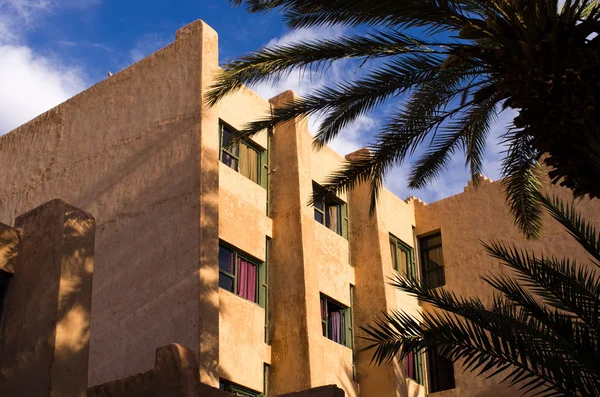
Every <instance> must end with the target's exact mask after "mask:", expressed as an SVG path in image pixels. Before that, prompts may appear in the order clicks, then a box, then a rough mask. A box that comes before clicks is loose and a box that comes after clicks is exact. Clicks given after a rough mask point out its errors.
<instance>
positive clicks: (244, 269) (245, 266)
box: [237, 258, 256, 302]
mask: <svg viewBox="0 0 600 397" xmlns="http://www.w3.org/2000/svg"><path fill="white" fill-rule="evenodd" d="M237 280H238V295H239V296H241V297H242V298H245V299H248V300H250V301H252V302H256V265H255V264H253V263H250V262H248V261H246V260H244V259H242V258H238V277H237Z"/></svg>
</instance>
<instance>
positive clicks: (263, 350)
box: [217, 89, 273, 393]
mask: <svg viewBox="0 0 600 397" xmlns="http://www.w3.org/2000/svg"><path fill="white" fill-rule="evenodd" d="M217 111H218V114H219V119H221V120H222V121H224V122H225V123H227V124H229V125H230V126H232V127H234V128H236V129H238V130H239V129H242V128H243V127H244V126H245V124H246V123H247V122H249V121H251V120H256V119H259V118H262V117H265V116H266V115H269V114H270V113H269V112H270V105H269V103H268V102H267V101H265V100H263V99H262V98H260V97H259V96H258V95H257V94H255V93H254V92H252V91H251V90H249V89H243V90H242V91H239V92H237V93H235V94H233V95H230V96H228V97H226V98H225V99H224V100H223V101H222V102H220V103H219V105H218V107H217ZM252 139H253V141H254V143H255V144H256V145H258V146H260V147H261V148H263V149H265V150H266V149H267V148H268V143H267V139H268V136H267V133H266V132H264V133H261V134H258V135H256V136H255V137H253V138H252ZM266 209H267V190H266V189H265V188H264V187H262V186H260V185H258V184H256V183H254V182H253V181H251V180H250V179H248V178H246V177H245V176H243V175H242V174H240V173H238V172H236V171H235V170H233V169H231V168H229V167H228V166H226V165H225V164H222V163H219V239H220V240H222V241H224V242H226V243H228V244H230V245H232V246H233V247H235V248H237V249H238V250H240V251H242V252H244V253H246V254H249V255H251V256H252V257H254V258H256V259H258V260H260V261H262V262H264V261H265V260H266V239H267V237H268V238H271V237H272V235H273V231H272V229H273V222H272V220H271V218H269V217H268V216H267V213H266ZM219 301H220V309H219V346H221V348H220V349H219V376H220V377H221V378H223V379H226V380H228V381H231V382H234V383H237V384H240V385H243V386H245V387H247V388H250V389H253V390H256V391H259V392H261V393H263V392H264V384H263V383H264V379H263V376H264V365H265V364H270V363H271V349H270V346H269V345H267V344H266V343H265V309H263V308H262V307H260V306H259V305H257V304H256V303H253V302H250V301H248V300H246V299H243V298H241V297H239V296H237V295H235V294H233V293H231V292H229V291H226V290H223V289H221V290H220V291H219Z"/></svg>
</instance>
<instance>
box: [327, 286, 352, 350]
mask: <svg viewBox="0 0 600 397" xmlns="http://www.w3.org/2000/svg"><path fill="white" fill-rule="evenodd" d="M349 310H350V309H348V308H347V307H345V306H343V305H341V304H339V303H336V302H333V301H332V300H330V299H327V298H326V297H325V296H321V325H322V330H323V336H325V337H326V338H328V339H331V340H332V341H334V342H337V343H339V344H341V345H344V346H348V347H351V337H349V336H348V328H350V329H351V327H352V325H351V317H350V316H351V314H350V311H349Z"/></svg>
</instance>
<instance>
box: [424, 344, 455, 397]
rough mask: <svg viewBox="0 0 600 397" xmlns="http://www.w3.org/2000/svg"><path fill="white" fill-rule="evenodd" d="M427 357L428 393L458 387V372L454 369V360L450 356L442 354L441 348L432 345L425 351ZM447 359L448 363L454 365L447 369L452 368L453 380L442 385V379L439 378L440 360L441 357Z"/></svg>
mask: <svg viewBox="0 0 600 397" xmlns="http://www.w3.org/2000/svg"><path fill="white" fill-rule="evenodd" d="M425 355H426V358H427V392H428V393H437V392H442V391H445V390H452V389H456V372H455V371H454V362H453V361H452V360H450V359H449V358H447V357H445V356H443V355H441V354H440V352H439V349H438V348H437V347H432V348H430V349H428V350H427V352H426V353H425ZM440 358H441V359H444V360H447V362H448V363H451V364H452V365H451V366H450V365H448V366H447V369H449V368H450V367H451V368H452V382H451V384H449V385H442V384H441V380H440V378H439V375H440V372H441V371H440V362H439V359H440Z"/></svg>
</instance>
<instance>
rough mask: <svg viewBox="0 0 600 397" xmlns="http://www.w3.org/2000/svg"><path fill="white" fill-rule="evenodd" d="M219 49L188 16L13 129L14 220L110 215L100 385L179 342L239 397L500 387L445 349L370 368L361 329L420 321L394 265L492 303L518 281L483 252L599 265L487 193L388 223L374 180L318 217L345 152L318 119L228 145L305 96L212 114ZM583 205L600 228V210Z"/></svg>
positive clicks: (8, 179)
mask: <svg viewBox="0 0 600 397" xmlns="http://www.w3.org/2000/svg"><path fill="white" fill-rule="evenodd" d="M217 47H218V46H217V34H216V33H215V32H214V31H213V30H212V29H211V28H210V27H209V26H207V25H206V24H204V23H203V22H200V21H198V22H195V23H192V24H191V25H188V26H186V27H184V28H182V29H180V30H179V31H178V32H177V37H176V40H175V41H174V42H173V43H172V44H170V45H168V46H167V47H165V48H163V49H161V50H160V51H158V52H156V53H154V54H152V55H150V56H149V57H147V58H145V59H143V60H141V61H139V62H138V63H136V64H134V65H132V66H130V67H129V68H127V69H125V70H123V71H121V72H119V73H117V74H115V75H114V76H112V77H110V78H108V79H106V80H104V81H102V82H100V83H98V84H97V85H95V86H93V87H91V88H89V89H88V90H86V91H84V92H82V93H81V94H79V95H77V96H75V97H73V98H71V99H70V100H68V101H66V102H65V103H63V104H61V105H59V106H58V107H56V108H54V109H52V110H50V111H48V112H47V113H45V114H43V115H41V116H39V117H37V118H36V119H34V120H32V121H30V122H29V123H27V124H25V125H23V126H21V127H19V128H17V129H16V130H14V131H12V132H10V133H8V134H6V135H4V136H2V137H0V170H2V175H1V178H0V221H1V222H4V223H6V224H14V220H15V218H16V217H17V216H18V215H20V214H22V213H25V212H27V211H29V210H31V209H33V208H35V207H37V206H39V205H40V204H42V203H45V202H47V201H49V200H52V199H54V198H61V199H63V200H65V201H67V202H68V203H70V204H72V205H74V206H77V207H79V208H82V209H83V210H85V211H87V212H89V213H90V214H92V215H93V216H94V217H95V220H96V234H95V257H94V279H93V288H92V303H91V318H90V319H89V333H87V334H83V335H81V336H80V337H81V338H89V346H90V351H89V371H88V382H87V383H88V386H95V385H98V384H101V383H105V382H108V381H111V380H113V379H117V378H122V377H125V376H128V375H130V374H134V373H138V372H144V371H148V370H150V369H151V368H153V365H154V359H155V357H154V349H155V348H156V347H158V346H164V345H167V344H169V343H179V344H181V345H183V346H186V347H188V348H190V349H191V350H192V351H193V352H195V354H196V355H197V361H198V365H199V371H200V380H201V381H202V382H203V383H205V384H208V385H213V386H219V385H221V387H223V388H225V389H229V390H234V391H237V392H239V393H242V394H243V393H247V394H252V393H265V394H267V395H273V396H274V395H277V394H282V393H287V392H293V391H297V390H304V389H307V388H311V387H316V386H321V385H328V384H336V385H338V386H339V387H340V388H342V389H343V390H344V391H345V393H346V395H347V396H349V397H358V396H390V397H391V396H402V397H405V396H411V397H412V396H415V397H416V396H425V395H426V394H428V393H429V394H432V395H434V394H435V395H437V394H436V393H440V395H443V396H464V397H468V396H488V395H502V394H503V390H504V389H503V388H496V386H495V385H496V384H497V380H489V381H484V380H481V379H477V378H475V377H474V376H472V375H470V374H465V373H463V372H462V371H461V369H460V363H454V364H452V363H448V362H445V361H444V360H443V359H441V358H439V357H437V358H436V357H433V356H428V357H423V358H419V359H417V358H415V359H414V362H413V363H412V364H407V363H395V364H393V365H387V366H380V367H376V366H373V365H371V364H370V354H371V353H369V352H360V353H359V350H360V348H361V346H363V345H364V341H362V340H361V339H360V338H359V336H360V335H361V331H360V326H362V325H367V324H368V323H369V321H370V320H371V319H373V318H374V317H375V316H377V315H378V314H379V313H381V312H382V311H389V310H393V309H402V310H405V311H408V312H412V313H418V312H419V310H420V306H419V302H417V301H416V300H415V299H414V298H412V297H409V296H406V295H405V294H403V293H401V292H399V291H396V290H394V289H393V288H392V287H391V286H389V285H388V284H387V280H388V278H389V277H392V276H393V275H394V274H395V272H396V271H400V272H412V273H415V274H417V275H419V276H420V277H426V278H428V279H429V280H430V281H432V282H435V283H439V284H440V285H442V284H445V285H446V286H447V287H448V288H451V289H453V290H455V291H457V292H459V293H462V294H465V295H477V296H481V297H483V298H484V299H488V298H490V297H491V291H490V289H489V287H487V286H486V284H485V283H484V282H483V281H482V280H481V279H480V278H479V277H480V276H481V275H482V274H484V273H486V272H493V271H502V270H501V268H500V266H499V263H498V262H497V261H495V260H493V259H491V258H489V257H488V256H486V255H485V254H484V252H483V250H482V249H481V246H480V244H479V240H491V239H494V238H500V239H502V240H503V241H507V242H516V243H517V244H519V245H521V246H523V247H524V246H530V247H532V248H533V249H536V250H544V252H547V253H554V254H557V255H563V254H564V253H566V252H568V253H569V255H571V256H572V257H576V258H577V257H580V258H586V256H585V253H584V252H582V251H581V249H580V248H579V247H578V246H577V245H576V244H575V243H574V242H573V241H572V240H571V239H570V238H569V237H568V235H567V234H566V233H565V232H563V231H562V230H561V229H560V228H559V227H557V225H556V224H555V223H553V222H552V221H551V220H550V219H546V227H545V230H544V237H543V238H542V239H541V240H539V241H537V242H535V243H528V242H525V241H524V240H523V238H522V237H521V235H520V234H519V232H518V231H517V229H516V228H515V227H514V226H513V222H512V218H511V217H510V215H509V213H508V211H507V209H506V208H505V205H504V195H503V193H502V190H501V186H500V184H499V183H492V182H489V181H484V183H483V184H482V186H481V187H480V188H478V189H473V188H472V187H471V186H467V187H466V188H465V192H464V193H461V194H459V195H456V196H453V197H450V198H447V199H444V200H441V201H439V202H435V203H431V204H425V203H423V202H421V201H420V200H418V199H408V200H406V201H405V200H402V199H400V198H398V197H396V196H394V195H393V194H392V193H391V192H389V191H387V190H383V192H382V193H381V196H380V198H379V201H378V204H377V208H376V210H375V212H374V214H372V215H371V214H370V213H369V199H368V188H367V187H358V188H357V189H355V190H353V191H351V192H349V193H348V194H347V195H341V196H339V197H336V198H334V197H332V198H331V199H329V200H327V201H326V202H324V203H322V204H320V205H318V206H317V207H312V206H309V205H307V203H308V200H309V198H310V196H311V194H312V191H313V189H318V185H319V184H320V183H323V182H324V180H325V179H326V177H327V175H328V174H329V173H330V172H331V171H333V170H334V169H336V168H337V167H338V166H339V165H340V164H341V163H342V162H343V161H344V159H343V158H342V157H341V156H340V155H338V154H337V153H335V152H334V151H333V150H331V149H329V148H327V147H326V148H324V149H323V150H321V151H314V150H312V149H311V136H310V134H309V132H308V127H307V123H306V121H298V122H295V123H288V124H287V125H284V126H282V127H278V128H276V129H275V130H274V131H271V132H269V133H267V132H265V133H263V134H260V135H257V136H256V137H254V138H253V139H251V140H249V141H248V142H247V143H245V144H241V145H239V146H237V147H234V148H226V147H225V145H223V142H224V141H226V140H227V137H228V131H230V130H231V129H236V128H241V127H242V126H244V124H245V123H247V122H249V121H252V120H255V119H258V118H261V117H264V116H265V115H267V114H269V111H270V109H271V108H272V107H277V106H281V105H282V104H284V103H286V101H289V100H291V99H292V98H293V93H291V92H284V93H282V94H280V95H279V96H277V97H275V98H272V99H271V100H270V101H269V102H267V101H265V100H263V99H261V98H260V97H259V96H258V95H256V94H255V93H254V92H252V91H251V90H249V89H243V90H242V91H240V92H238V93H236V94H234V95H231V96H229V97H227V98H226V99H224V100H223V101H222V102H221V103H220V104H219V105H218V106H215V107H213V108H208V107H207V106H205V105H204V99H205V95H206V92H207V88H208V86H209V85H210V83H211V79H212V78H213V76H214V75H215V73H216V72H217V71H218V70H219V67H218V54H217ZM559 193H560V194H563V195H567V194H568V193H567V192H564V191H560V192H559ZM580 208H581V209H582V211H583V212H584V214H585V215H586V216H588V218H589V219H591V220H600V206H598V205H597V204H594V203H588V202H582V203H581V205H580ZM390 248H392V249H390ZM436 360H438V361H436ZM434 361H436V362H434ZM407 365H408V366H411V367H412V369H410V368H409V369H407V368H406V366H407ZM418 368H422V369H423V371H422V372H420V371H419V370H418ZM427 369H429V371H428V370H427ZM407 375H409V376H410V377H412V378H416V380H412V379H409V377H408V376H407ZM419 383H420V384H419ZM444 389H447V390H446V391H443V390H444Z"/></svg>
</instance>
